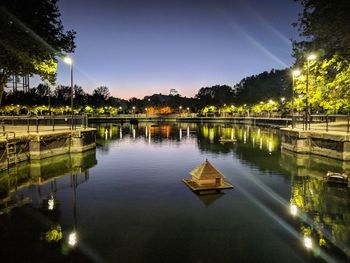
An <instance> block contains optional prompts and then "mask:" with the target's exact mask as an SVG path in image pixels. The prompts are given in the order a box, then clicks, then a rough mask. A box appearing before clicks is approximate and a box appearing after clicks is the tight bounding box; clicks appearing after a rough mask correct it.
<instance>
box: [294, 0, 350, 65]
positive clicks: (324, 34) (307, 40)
mask: <svg viewBox="0 0 350 263" xmlns="http://www.w3.org/2000/svg"><path fill="white" fill-rule="evenodd" d="M295 1H296V2H300V3H301V5H302V7H303V11H302V12H301V13H300V14H299V19H298V22H296V23H294V25H295V26H296V27H298V29H299V32H300V36H301V37H303V39H302V40H301V41H295V42H294V48H295V55H296V56H297V57H300V56H302V54H303V53H304V52H305V51H309V52H310V51H315V50H320V51H321V53H323V55H325V56H326V57H327V58H329V57H332V56H333V55H335V54H337V55H342V56H345V57H347V58H350V34H349V32H350V4H349V1H348V0H336V1H330V0H295Z"/></svg>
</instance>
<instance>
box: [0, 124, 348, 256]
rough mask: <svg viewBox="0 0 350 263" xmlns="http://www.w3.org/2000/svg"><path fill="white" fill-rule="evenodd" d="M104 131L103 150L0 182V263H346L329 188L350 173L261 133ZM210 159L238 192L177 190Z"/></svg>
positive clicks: (337, 207)
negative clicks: (329, 177) (332, 179)
mask: <svg viewBox="0 0 350 263" xmlns="http://www.w3.org/2000/svg"><path fill="white" fill-rule="evenodd" d="M97 129H98V133H97V144H98V147H97V149H96V151H89V152H85V153H83V154H72V155H66V156H59V157H54V158H49V159H45V160H41V161H36V162H31V163H30V164H28V163H21V164H19V165H18V166H17V167H16V168H13V169H11V170H10V171H9V172H6V173H2V174H0V240H1V243H0V244H1V246H0V256H1V262H152V263H155V262H324V261H328V262H348V261H349V257H348V256H350V250H349V246H350V190H349V189H347V188H339V187H338V188H337V187H332V186H328V185H325V184H324V183H323V181H322V177H323V176H324V175H325V173H326V172H327V171H328V170H331V171H342V170H347V169H349V168H350V164H349V163H344V162H340V161H335V160H331V159H327V158H320V157H312V158H311V157H310V156H307V155H306V156H305V155H294V154H291V153H287V152H283V151H282V152H281V150H280V138H279V134H278V131H277V130H274V129H268V128H261V127H260V128H259V127H249V126H234V125H214V124H208V125H199V124H198V125H197V124H187V123H182V124H179V123H177V124H155V123H145V124H139V125H138V126H131V125H129V124H124V125H123V126H120V125H119V124H103V125H100V126H97ZM221 136H223V137H226V138H237V140H238V142H237V143H235V144H232V143H227V144H221V143H219V141H218V140H219V138H220V137H221ZM206 158H208V160H209V161H211V162H212V164H213V165H214V166H216V167H217V168H218V169H219V170H220V171H221V172H222V173H224V174H225V176H226V178H227V180H228V181H230V182H231V183H232V184H233V185H234V186H235V188H234V189H232V190H226V191H224V192H222V193H217V194H214V195H197V194H195V193H193V192H192V191H191V190H189V189H188V188H187V186H186V185H184V184H183V183H182V182H181V179H183V178H189V174H188V173H189V171H191V170H192V169H193V168H195V167H196V166H198V165H199V164H201V163H202V162H203V161H204V160H205V159H206ZM347 255H348V256H347Z"/></svg>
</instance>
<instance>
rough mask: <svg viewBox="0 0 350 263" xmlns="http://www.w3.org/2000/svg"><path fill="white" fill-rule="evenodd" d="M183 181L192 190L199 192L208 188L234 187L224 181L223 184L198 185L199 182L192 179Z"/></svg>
mask: <svg viewBox="0 0 350 263" xmlns="http://www.w3.org/2000/svg"><path fill="white" fill-rule="evenodd" d="M182 182H184V183H185V184H186V185H187V186H188V187H189V188H190V189H191V190H192V191H194V192H198V191H208V190H224V189H232V188H233V185H232V184H230V183H228V182H223V184H221V185H208V186H203V185H198V184H197V183H195V182H193V181H192V180H191V179H182Z"/></svg>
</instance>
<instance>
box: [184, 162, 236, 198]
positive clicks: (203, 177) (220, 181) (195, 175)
mask: <svg viewBox="0 0 350 263" xmlns="http://www.w3.org/2000/svg"><path fill="white" fill-rule="evenodd" d="M190 175H191V176H192V178H191V179H182V182H184V183H185V184H186V185H187V186H188V187H189V188H190V189H191V190H193V191H195V192H198V191H208V190H223V189H231V188H233V185H232V184H230V183H228V182H225V181H224V179H225V176H224V175H223V174H222V173H221V172H220V171H218V170H217V169H216V168H215V167H214V166H213V165H212V164H211V163H210V162H209V161H208V159H207V160H205V162H204V163H202V164H201V165H199V166H198V167H197V168H195V169H194V170H192V171H191V172H190Z"/></svg>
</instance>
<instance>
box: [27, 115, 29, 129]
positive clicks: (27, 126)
mask: <svg viewBox="0 0 350 263" xmlns="http://www.w3.org/2000/svg"><path fill="white" fill-rule="evenodd" d="M27 133H29V118H28V119H27Z"/></svg>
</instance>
